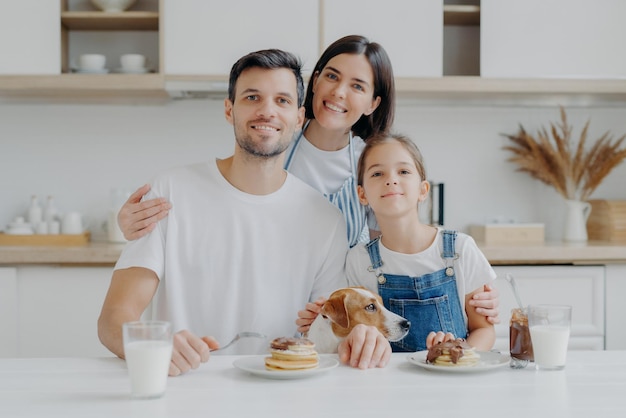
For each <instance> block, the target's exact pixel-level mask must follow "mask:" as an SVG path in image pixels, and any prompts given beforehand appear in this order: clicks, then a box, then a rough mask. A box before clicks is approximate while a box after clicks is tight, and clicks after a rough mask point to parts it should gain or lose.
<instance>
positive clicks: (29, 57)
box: [0, 0, 61, 75]
mask: <svg viewBox="0 0 626 418" xmlns="http://www.w3.org/2000/svg"><path fill="white" fill-rule="evenodd" d="M0 57H2V59H0V75H2V74H5V75H6V74H60V73H61V6H60V3H59V2H58V1H51V0H20V1H3V2H2V11H1V12H0Z"/></svg>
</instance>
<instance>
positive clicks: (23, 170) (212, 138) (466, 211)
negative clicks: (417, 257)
mask: <svg viewBox="0 0 626 418" xmlns="http://www.w3.org/2000/svg"><path fill="white" fill-rule="evenodd" d="M567 112H568V117H569V121H570V123H571V124H572V125H573V126H574V132H575V137H578V134H579V133H580V129H581V128H582V126H583V124H584V123H585V121H586V120H587V119H589V118H591V126H590V130H589V139H590V140H594V139H596V138H597V137H599V136H600V135H601V134H602V133H604V132H605V131H607V130H610V131H612V132H613V133H614V134H615V135H617V136H619V135H622V134H623V133H626V124H625V123H624V122H623V121H624V120H625V119H626V118H624V116H625V112H626V110H625V109H623V108H609V107H607V108H598V107H595V108H578V107H576V108H568V109H567ZM558 119H559V112H558V109H557V108H555V107H507V106H497V105H495V106H469V105H466V104H465V105H464V104H462V103H461V104H456V105H455V104H446V105H438V106H432V105H429V106H426V105H422V104H417V103H409V102H402V103H401V105H400V107H399V109H398V112H397V116H396V130H397V131H400V132H402V133H405V134H408V135H409V136H410V137H412V138H413V139H414V140H415V141H416V143H417V144H418V145H419V146H420V148H421V150H422V152H423V153H424V156H425V158H426V164H427V170H428V173H429V177H430V178H431V179H433V180H435V181H437V182H444V183H445V188H446V226H448V227H452V228H458V229H461V230H466V228H467V226H468V225H469V224H471V223H481V222H486V221H491V220H494V219H514V220H517V221H521V222H545V223H546V234H547V236H548V238H549V239H560V236H561V220H560V219H559V217H558V216H557V215H554V214H550V213H549V212H550V210H553V211H556V212H557V214H558V212H559V211H560V209H561V207H562V206H561V205H562V202H561V200H560V199H559V198H558V196H557V195H556V193H555V192H554V191H553V190H552V189H550V188H548V187H546V186H544V185H543V184H541V183H539V182H538V181H536V180H533V179H531V178H530V177H529V176H528V175H526V174H523V173H518V172H516V171H515V167H514V166H513V165H512V164H511V163H508V162H507V161H506V159H507V157H508V154H507V153H505V152H504V151H503V150H502V149H501V148H502V146H503V145H505V144H506V142H507V140H506V138H504V137H502V136H500V135H499V134H500V133H515V132H517V129H518V124H519V123H521V124H523V125H524V127H525V128H526V129H527V130H529V131H531V132H535V130H536V129H538V128H539V127H541V126H547V124H548V123H549V122H552V121H558ZM232 149H233V136H232V127H231V126H230V125H229V124H228V123H227V122H226V121H225V120H224V117H223V102H222V101H221V100H188V101H172V102H169V103H168V104H166V105H154V106H148V105H145V106H144V105H142V106H121V105H106V106H105V105H60V104H8V103H4V104H3V103H0V230H2V229H4V228H5V226H6V224H7V223H9V222H10V221H11V220H12V219H13V218H14V217H15V216H18V215H23V214H24V213H25V211H26V209H27V206H28V204H29V201H30V196H31V195H32V194H36V195H38V196H40V200H43V199H44V198H45V196H47V195H49V194H52V195H54V196H55V198H56V201H57V206H58V208H59V210H60V211H61V212H65V211H69V210H78V211H80V212H82V213H83V214H84V215H85V217H86V219H87V220H88V221H89V226H90V229H91V230H92V236H93V239H94V240H104V239H105V233H104V230H103V229H102V223H103V222H104V221H105V218H106V212H107V210H108V208H109V205H110V203H109V202H110V197H109V195H110V190H111V188H114V187H115V188H117V187H124V188H129V189H133V190H134V189H135V188H136V187H138V186H140V185H141V184H143V183H145V182H147V181H149V179H150V178H151V177H152V176H153V175H154V174H155V173H157V172H158V171H160V170H163V169H165V168H168V167H171V166H177V165H181V164H187V163H192V162H196V161H200V160H205V159H209V158H212V157H225V156H228V155H230V154H231V152H232ZM625 179H626V165H621V166H619V167H618V168H617V169H616V170H615V171H613V172H612V173H611V174H610V175H609V177H608V178H607V179H606V180H605V182H604V183H603V184H602V185H601V186H600V188H598V190H597V191H596V193H595V194H594V195H593V196H592V197H593V198H608V199H626V187H624V180H625Z"/></svg>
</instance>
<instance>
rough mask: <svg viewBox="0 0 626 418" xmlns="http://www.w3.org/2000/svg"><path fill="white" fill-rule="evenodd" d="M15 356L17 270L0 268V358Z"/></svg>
mask: <svg viewBox="0 0 626 418" xmlns="http://www.w3.org/2000/svg"><path fill="white" fill-rule="evenodd" d="M16 356H17V270H16V269H15V268H12V267H0V357H16Z"/></svg>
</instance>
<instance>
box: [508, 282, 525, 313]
mask: <svg viewBox="0 0 626 418" xmlns="http://www.w3.org/2000/svg"><path fill="white" fill-rule="evenodd" d="M505 277H506V281H507V282H509V283H510V284H511V288H512V289H513V295H514V296H515V300H516V301H517V306H519V308H520V309H521V310H524V305H523V304H522V298H520V296H519V292H518V291H517V284H516V283H515V278H514V277H513V275H512V274H511V273H507V274H506V276H505Z"/></svg>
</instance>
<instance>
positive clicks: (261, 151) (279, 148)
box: [236, 136, 289, 158]
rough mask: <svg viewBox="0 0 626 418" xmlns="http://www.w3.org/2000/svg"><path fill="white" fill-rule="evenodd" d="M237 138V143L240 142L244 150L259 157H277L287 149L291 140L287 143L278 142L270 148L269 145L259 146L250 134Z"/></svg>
mask: <svg viewBox="0 0 626 418" xmlns="http://www.w3.org/2000/svg"><path fill="white" fill-rule="evenodd" d="M236 139H237V144H239V146H240V147H241V148H242V149H243V150H244V151H246V152H247V153H248V154H250V155H251V156H253V157H258V158H273V157H277V156H279V155H280V154H282V153H283V152H285V150H286V149H287V147H288V146H289V142H287V143H282V142H278V143H277V144H275V145H274V146H273V147H272V148H269V149H268V148H267V147H263V146H259V145H258V144H257V143H256V142H254V141H253V140H252V139H251V138H250V137H249V136H245V137H243V138H236Z"/></svg>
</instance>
